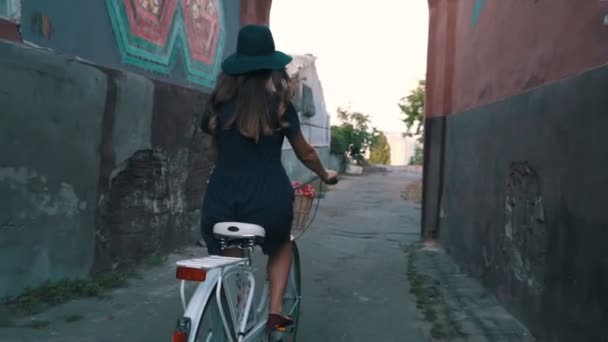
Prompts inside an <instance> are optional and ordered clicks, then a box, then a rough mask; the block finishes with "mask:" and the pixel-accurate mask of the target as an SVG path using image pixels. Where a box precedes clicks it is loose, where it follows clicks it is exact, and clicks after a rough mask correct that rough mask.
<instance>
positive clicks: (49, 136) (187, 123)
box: [0, 42, 211, 297]
mask: <svg viewBox="0 0 608 342" xmlns="http://www.w3.org/2000/svg"><path fill="white" fill-rule="evenodd" d="M0 74H2V78H1V79H0V108H2V110H1V113H2V125H0V132H1V134H0V139H1V144H0V149H2V151H1V152H0V201H1V202H0V204H1V206H2V208H3V210H1V211H0V246H1V247H2V248H0V284H1V285H0V297H4V296H9V295H14V294H16V293H18V292H19V291H20V290H22V289H23V288H24V287H27V286H35V285H36V284H39V283H41V282H43V281H45V280H49V279H50V280H57V279H61V278H65V277H78V276H85V275H87V274H88V273H89V272H91V271H92V270H94V271H96V270H103V269H110V268H113V267H117V266H122V265H124V264H129V263H132V262H136V261H139V260H141V259H142V258H144V257H146V256H148V255H150V254H153V253H160V252H165V251H168V250H170V249H171V248H173V247H175V246H177V245H181V244H184V243H190V242H191V241H194V239H195V238H198V235H199V232H198V226H199V208H200V207H201V202H202V194H203V192H204V185H205V180H206V179H207V176H208V172H209V169H210V166H211V164H210V162H209V160H208V159H207V153H206V149H207V148H208V139H206V138H204V137H203V135H202V133H201V132H200V131H199V130H197V129H195V128H196V127H197V122H198V121H199V120H200V108H201V106H202V103H204V101H205V100H206V98H207V95H205V94H204V93H200V92H197V91H194V90H191V89H186V88H180V87H177V86H174V85H168V84H165V83H162V82H153V81H150V80H149V79H146V78H144V77H142V76H138V75H135V74H130V73H124V72H117V71H113V70H108V69H103V68H100V67H96V66H92V65H86V64H83V63H81V62H77V61H74V60H69V59H66V58H65V57H62V56H59V55H56V54H54V53H48V52H43V51H41V50H38V49H31V48H27V47H24V46H22V45H17V44H13V43H8V42H0Z"/></svg>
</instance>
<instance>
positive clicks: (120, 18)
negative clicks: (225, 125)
mask: <svg viewBox="0 0 608 342" xmlns="http://www.w3.org/2000/svg"><path fill="white" fill-rule="evenodd" d="M106 6H107V8H108V13H109V15H110V19H111V21H112V27H113V29H114V34H115V36H116V40H117V43H118V48H119V50H120V54H121V58H122V61H123V62H124V63H126V64H129V65H133V66H136V67H139V68H143V69H146V70H150V71H154V72H158V73H162V74H165V75H166V74H169V73H170V72H171V70H173V68H174V67H175V64H176V59H177V58H178V56H180V55H181V56H183V58H184V63H183V65H184V68H185V73H186V75H187V78H188V80H189V81H191V82H193V83H196V84H200V85H203V86H207V87H213V85H214V83H215V77H216V76H217V74H218V72H219V67H220V64H221V60H222V53H223V51H224V39H225V28H224V13H223V7H222V4H221V1H219V0H106ZM178 52H181V53H178Z"/></svg>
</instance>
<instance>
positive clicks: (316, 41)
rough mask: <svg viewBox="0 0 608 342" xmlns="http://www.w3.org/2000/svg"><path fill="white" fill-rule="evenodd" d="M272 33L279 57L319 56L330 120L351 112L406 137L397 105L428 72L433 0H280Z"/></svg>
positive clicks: (276, 2) (274, 9)
mask: <svg viewBox="0 0 608 342" xmlns="http://www.w3.org/2000/svg"><path fill="white" fill-rule="evenodd" d="M270 28H271V30H272V32H273V35H274V38H275V43H276V46H277V49H278V50H281V51H284V52H286V53H295V54H304V53H312V54H313V55H315V56H317V57H318V60H317V71H318V73H319V77H320V79H321V82H322V84H323V90H324V94H325V101H326V103H327V110H328V111H329V113H330V114H331V115H334V113H335V112H336V109H337V108H338V107H346V106H349V105H350V106H351V108H352V109H354V110H358V111H361V112H364V113H367V114H370V115H371V116H372V120H373V123H374V125H375V126H376V127H378V128H379V129H381V130H385V131H403V130H405V125H404V124H403V122H402V121H401V120H399V108H398V107H397V102H398V101H399V99H400V98H401V97H403V96H405V95H407V94H408V93H409V91H410V90H411V89H412V88H414V86H415V85H416V83H417V80H419V79H423V78H424V75H425V72H426V51H427V37H428V5H427V1H426V0H376V1H374V2H371V1H362V0H274V1H273V2H272V10H271V13H270ZM333 122H335V119H334V120H333Z"/></svg>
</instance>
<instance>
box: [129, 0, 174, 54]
mask: <svg viewBox="0 0 608 342" xmlns="http://www.w3.org/2000/svg"><path fill="white" fill-rule="evenodd" d="M177 1H178V0H124V3H125V8H126V10H127V15H128V17H129V24H130V26H131V32H133V34H135V35H137V36H139V37H141V38H143V39H145V40H147V41H150V42H152V43H154V44H156V45H159V46H165V45H166V44H167V38H168V37H169V31H170V30H171V25H172V24H173V16H174V14H175V9H176V8H177Z"/></svg>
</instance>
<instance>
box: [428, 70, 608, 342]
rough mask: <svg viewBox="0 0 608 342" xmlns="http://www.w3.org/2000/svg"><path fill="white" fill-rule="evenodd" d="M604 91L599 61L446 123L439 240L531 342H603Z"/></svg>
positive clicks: (607, 278)
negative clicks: (583, 70) (530, 335)
mask: <svg viewBox="0 0 608 342" xmlns="http://www.w3.org/2000/svg"><path fill="white" fill-rule="evenodd" d="M607 87H608V67H602V68H599V69H596V70H592V71H588V72H586V73H584V74H582V75H580V76H576V77H573V78H570V79H567V80H563V81H560V82H557V83H555V84H550V85H545V86H542V87H540V88H537V89H534V90H532V91H529V92H527V93H524V94H521V95H518V96H514V97H512V98H509V99H508V100H504V101H501V102H498V103H495V104H491V105H488V106H485V107H481V108H477V109H474V110H470V111H467V112H464V113H460V114H458V115H455V116H450V117H449V118H448V119H447V137H446V155H445V168H444V169H443V173H444V187H443V193H442V201H441V203H442V206H441V213H442V216H441V219H440V220H441V221H440V239H441V241H442V242H443V243H444V244H445V245H446V247H447V248H448V250H449V252H450V253H451V254H453V255H454V256H456V257H457V258H458V260H460V262H461V263H462V264H463V265H465V266H466V267H467V268H468V269H469V270H470V271H471V272H472V273H473V274H474V275H476V276H477V277H479V278H481V279H482V280H483V281H484V282H485V283H486V284H487V285H488V286H489V287H490V288H491V289H493V290H494V291H495V292H496V294H497V296H498V298H499V299H500V300H501V301H502V302H503V303H504V304H506V305H507V307H508V308H509V309H511V310H512V311H513V312H514V313H516V314H517V316H518V317H519V318H521V319H522V320H523V321H524V322H525V323H526V324H527V325H528V326H529V327H530V329H531V331H532V332H533V333H535V334H536V335H537V336H538V337H539V340H540V341H564V342H565V341H602V340H604V339H605V328H604V327H605V326H606V323H608V316H606V312H608V311H607V310H608V297H607V296H606V289H607V288H608V258H607V255H606V253H605V246H606V244H607V243H608V232H607V231H606V229H605V228H606V226H608V214H607V213H606V210H605V205H604V204H605V201H604V200H603V199H604V197H605V194H606V192H607V191H608V173H606V170H608V148H607V142H606V135H605V132H606V131H607V130H608V117H607V116H606V111H607V110H608V98H607V97H606V96H604V92H605V89H607ZM514 134H516V137H517V139H513V138H514Z"/></svg>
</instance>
